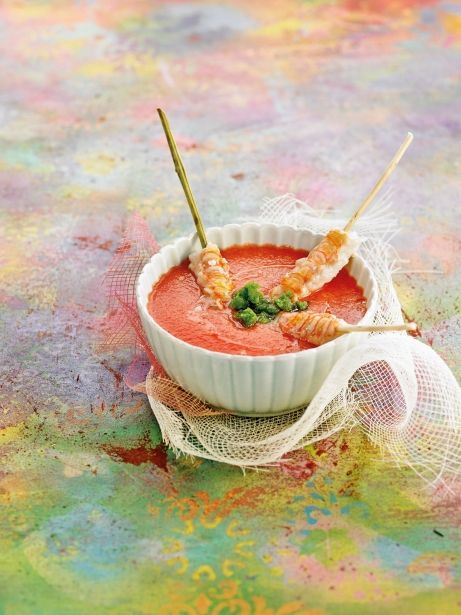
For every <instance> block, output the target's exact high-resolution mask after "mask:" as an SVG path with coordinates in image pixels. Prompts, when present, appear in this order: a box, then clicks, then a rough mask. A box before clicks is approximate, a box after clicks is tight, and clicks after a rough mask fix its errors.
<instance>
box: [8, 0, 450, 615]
mask: <svg viewBox="0 0 461 615" xmlns="http://www.w3.org/2000/svg"><path fill="white" fill-rule="evenodd" d="M0 32H1V39H0V45H1V53H0V67H1V75H2V80H1V122H0V140H1V147H0V198H1V209H0V234H1V241H0V263H1V269H0V297H1V303H0V319H1V325H0V352H1V357H2V359H1V361H0V372H1V379H0V421H1V429H0V443H1V449H0V450H1V466H0V502H1V506H0V612H2V613H5V614H6V615H13V614H14V615H23V614H30V613H34V614H35V613H38V614H41V613H43V614H47V615H50V614H55V613H56V614H57V613H59V614H60V615H62V614H87V613H98V614H102V615H104V614H106V613H111V614H117V613H119V614H128V613H129V614H144V613H145V614H152V613H159V614H178V615H179V614H180V615H218V614H220V615H226V614H228V613H229V614H230V613H235V614H237V613H238V614H241V615H247V614H248V615H252V614H254V615H302V614H304V615H307V614H310V615H314V614H315V615H320V614H330V613H331V614H336V613H338V614H339V613H341V615H345V614H348V613H351V614H354V615H356V614H359V615H360V614H363V613H373V614H381V613H396V612H400V611H401V612H406V613H418V614H420V615H424V614H426V613H427V614H429V613H430V614H433V613H437V614H441V613H442V614H444V613H447V614H448V613H450V614H451V613H454V612H457V611H459V610H460V609H461V583H460V582H461V555H460V549H459V546H460V540H461V532H460V522H461V516H460V510H461V507H460V502H459V499H458V500H456V498H455V497H452V498H448V499H447V498H445V497H443V496H442V495H441V494H431V493H429V492H426V491H425V490H424V488H423V487H422V485H421V484H420V483H419V481H418V479H417V478H416V477H415V476H413V475H412V474H411V472H410V471H407V470H405V469H402V470H395V469H393V468H389V467H387V466H384V465H383V464H381V463H380V462H379V461H377V460H376V458H377V452H376V450H374V449H373V448H371V447H370V446H369V445H368V444H367V443H366V442H365V441H364V440H363V439H362V438H361V436H360V435H359V434H354V433H350V434H347V435H346V436H344V437H342V438H340V439H338V440H336V441H332V442H327V443H324V444H322V445H320V446H318V447H317V448H316V449H310V450H306V451H301V452H299V453H297V454H296V459H295V461H293V463H292V464H289V465H286V466H285V467H284V470H283V471H281V470H274V471H272V472H270V473H266V472H261V473H252V472H250V473H247V474H246V475H243V474H242V473H241V472H240V471H239V470H238V469H235V468H231V467H224V466H220V465H218V464H214V463H209V462H204V461H200V460H190V459H184V458H181V459H178V460H176V459H174V458H173V457H172V456H171V454H168V453H167V451H166V450H165V449H164V448H163V446H162V445H161V443H160V436H159V431H158V428H157V426H156V424H155V422H154V420H153V418H152V416H151V413H150V412H149V408H148V407H147V405H146V403H145V400H144V398H143V396H142V395H137V394H134V393H132V392H130V391H129V390H128V389H127V388H126V387H125V386H124V384H123V382H122V375H121V372H122V370H123V368H124V366H125V365H126V361H127V356H125V355H124V354H122V353H117V354H112V355H110V354H109V355H108V354H106V355H102V354H101V353H98V352H96V351H95V349H94V341H95V337H96V331H95V325H94V322H95V317H97V316H99V315H101V314H102V311H103V301H102V297H101V293H100V292H99V289H100V281H101V280H100V276H101V274H102V273H103V272H104V271H105V269H106V268H107V265H108V263H109V261H110V259H111V254H112V253H113V251H114V250H115V248H116V246H117V243H118V241H119V239H120V234H121V229H122V225H123V223H124V220H126V218H127V216H128V215H129V214H130V213H132V212H140V213H141V214H142V215H143V216H145V217H146V218H147V220H148V221H149V224H150V226H151V228H152V229H153V231H154V232H155V234H156V236H157V238H158V240H159V241H160V242H161V243H165V242H168V241H169V240H171V239H172V238H173V237H176V236H179V235H181V234H184V233H188V232H189V231H190V229H191V221H190V218H189V213H188V210H187V208H186V207H185V205H184V199H183V197H182V194H181V191H180V187H179V184H178V182H177V180H176V178H175V176H174V173H173V170H172V166H171V162H170V158H169V154H168V151H167V149H166V146H165V142H164V138H163V135H162V134H161V129H160V126H159V124H158V122H157V120H156V118H155V112H154V109H155V108H156V107H157V106H163V107H164V108H165V109H166V110H167V111H168V112H169V115H170V119H171V122H172V125H173V127H174V129H175V133H176V134H177V136H178V141H179V143H180V146H181V149H182V151H183V153H184V158H185V162H186V165H187V167H188V169H189V173H190V180H191V183H192V185H193V187H194V189H195V193H196V197H197V200H198V202H199V203H200V206H201V208H202V210H203V214H204V218H205V222H206V224H208V225H210V224H220V223H224V222H228V221H230V220H233V219H234V218H235V217H236V216H240V215H247V214H254V213H256V211H257V209H258V207H259V205H260V204H261V201H262V198H263V197H265V196H275V195H278V194H281V193H284V192H288V191H289V192H293V193H295V194H296V195H297V196H298V197H300V198H302V199H305V200H307V201H308V202H309V203H311V204H312V205H313V206H314V207H319V208H320V207H325V206H329V207H337V208H343V209H344V210H345V211H348V212H349V211H352V209H353V207H354V206H355V205H356V204H357V202H358V200H359V199H360V197H362V196H363V195H364V194H365V193H366V190H367V189H368V188H369V187H370V186H371V184H372V182H373V180H374V178H375V177H376V173H377V171H378V170H380V169H381V168H382V167H383V165H384V164H385V163H386V162H387V160H388V159H389V157H390V156H391V154H392V153H393V151H394V150H395V148H396V146H397V145H398V144H399V143H400V141H401V140H402V135H404V133H405V132H406V131H407V130H412V131H413V132H414V133H415V135H416V140H415V143H414V145H413V146H412V148H411V150H410V152H409V153H408V155H407V156H406V158H405V161H404V163H403V164H402V165H401V168H400V169H399V171H398V173H397V177H396V186H397V192H396V198H395V204H396V208H395V215H396V216H397V217H398V220H399V222H400V223H401V225H402V232H401V233H400V235H399V236H397V237H396V238H395V245H396V247H397V248H398V249H399V251H400V254H401V256H402V257H403V258H405V259H408V263H407V267H408V269H411V270H416V271H417V272H415V273H412V274H406V275H400V276H398V277H396V284H397V287H398V291H399V295H400V297H401V300H402V303H403V306H404V308H405V311H406V312H407V313H408V314H409V315H410V316H411V317H412V318H414V319H416V320H417V321H418V322H419V323H420V324H421V326H422V328H423V330H424V333H423V337H424V340H425V341H426V342H427V343H430V344H432V345H433V347H434V348H435V349H436V350H437V351H438V352H440V353H441V354H442V356H443V357H444V358H445V360H446V361H447V362H448V363H449V365H450V367H451V368H452V369H453V370H454V371H455V373H456V374H457V375H458V376H459V374H460V368H461V363H460V359H459V353H458V351H457V350H458V349H459V343H460V334H459V324H460V323H459V315H457V314H459V307H460V306H459V303H458V305H457V304H456V301H457V295H458V291H459V282H460V279H459V269H460V264H461V263H460V255H461V250H460V242H459V236H458V233H459V224H460V207H459V205H460V203H459V194H460V188H461V182H460V177H461V163H460V158H461V156H460V154H461V151H460V149H459V139H460V134H461V105H460V100H461V86H460V77H461V5H460V4H458V3H455V2H436V1H433V0H393V1H392V2H386V1H384V0H342V1H337V2H333V1H331V0H316V1H312V2H307V1H304V2H303V1H301V0H285V1H284V2H279V1H278V0H260V1H257V2H244V1H243V0H233V1H228V2H216V0H215V1H212V0H209V1H207V0H204V1H202V2H181V1H171V2H160V1H155V0H126V1H125V2H117V1H115V0H105V1H102V2H93V1H91V0H88V1H86V2H85V1H80V2H77V1H75V2H69V1H66V0H56V1H54V2H53V1H49V2H46V1H37V2H21V1H10V2H8V1H7V2H3V3H2V4H1V6H0ZM421 270H423V271H425V270H436V271H437V272H438V273H433V274H425V273H421Z"/></svg>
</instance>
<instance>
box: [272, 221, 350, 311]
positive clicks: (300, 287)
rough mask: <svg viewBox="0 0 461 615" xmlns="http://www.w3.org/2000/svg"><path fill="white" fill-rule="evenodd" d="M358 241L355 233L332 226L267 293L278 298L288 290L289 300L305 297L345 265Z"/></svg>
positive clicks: (320, 286)
mask: <svg viewBox="0 0 461 615" xmlns="http://www.w3.org/2000/svg"><path fill="white" fill-rule="evenodd" d="M360 242H361V240H360V239H359V237H358V236H357V235H356V234H355V233H346V232H344V231H340V230H336V229H333V230H331V231H329V232H328V234H327V235H326V237H324V238H323V239H322V240H321V242H320V243H319V244H318V245H316V246H315V248H313V249H312V250H311V251H310V252H309V254H308V256H306V257H305V258H300V259H298V260H297V261H296V265H295V267H294V269H293V270H292V271H290V272H289V273H287V274H286V275H284V276H283V278H282V279H281V281H280V284H279V285H278V286H276V287H275V288H273V289H272V292H271V295H272V296H273V297H278V296H280V295H281V294H282V293H284V292H287V291H291V292H292V293H293V299H294V300H295V301H297V300H298V299H300V298H301V297H307V296H308V295H310V294H312V293H313V292H315V291H316V290H319V289H320V288H322V286H324V285H325V284H326V283H327V282H329V281H330V280H332V279H333V278H334V277H335V276H336V275H337V274H338V273H339V271H340V270H341V269H342V268H343V267H344V266H345V265H347V263H348V261H349V259H350V257H351V256H352V255H353V254H354V253H355V252H356V251H357V249H358V247H359V245H360Z"/></svg>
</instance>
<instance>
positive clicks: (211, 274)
mask: <svg viewBox="0 0 461 615" xmlns="http://www.w3.org/2000/svg"><path fill="white" fill-rule="evenodd" d="M189 260H190V264H189V269H190V270H191V271H192V272H193V273H194V275H195V277H196V279H197V283H198V285H199V286H200V288H201V289H202V291H203V293H204V295H205V296H206V297H208V298H209V299H210V300H211V303H212V304H214V305H215V306H216V307H218V308H220V309H222V308H223V307H224V305H226V304H227V303H228V302H229V300H230V298H231V293H232V290H233V288H234V284H233V282H232V278H231V276H230V271H229V263H228V262H227V260H226V259H225V258H224V257H223V256H222V254H221V252H220V250H219V248H218V246H217V245H215V244H213V243H209V244H207V246H206V247H205V248H203V250H199V251H198V252H193V253H192V254H191V255H190V256H189Z"/></svg>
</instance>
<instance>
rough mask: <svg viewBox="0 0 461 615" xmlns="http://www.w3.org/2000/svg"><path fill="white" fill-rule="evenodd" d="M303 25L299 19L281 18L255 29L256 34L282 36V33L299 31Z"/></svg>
mask: <svg viewBox="0 0 461 615" xmlns="http://www.w3.org/2000/svg"><path fill="white" fill-rule="evenodd" d="M305 25H306V24H305V23H303V22H302V21H300V20H299V19H295V18H291V19H282V20H281V21H277V22H276V23H273V24H270V25H268V26H265V27H264V28H261V29H260V30H258V31H257V34H258V35H260V36H274V37H277V36H283V35H284V34H291V33H293V32H300V31H301V30H302V29H303V28H304V27H305Z"/></svg>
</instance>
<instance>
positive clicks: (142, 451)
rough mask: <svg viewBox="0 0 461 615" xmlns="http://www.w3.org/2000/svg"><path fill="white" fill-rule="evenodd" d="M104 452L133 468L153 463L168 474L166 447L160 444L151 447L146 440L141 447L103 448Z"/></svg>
mask: <svg viewBox="0 0 461 615" xmlns="http://www.w3.org/2000/svg"><path fill="white" fill-rule="evenodd" d="M102 448H103V451H104V452H105V453H107V454H108V455H109V457H112V458H113V459H116V460H117V461H122V462H123V463H129V464H131V465H133V466H140V465H141V464H143V463H151V464H152V465H155V466H157V467H158V468H160V469H161V470H164V471H165V472H168V465H167V464H168V456H167V449H166V446H165V445H164V444H163V442H162V443H161V444H158V445H157V446H155V447H154V448H152V447H151V446H150V445H149V441H148V439H147V438H146V439H145V440H144V441H143V442H142V443H141V445H140V446H137V447H135V448H125V447H123V446H110V445H108V446H103V447H102Z"/></svg>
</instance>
